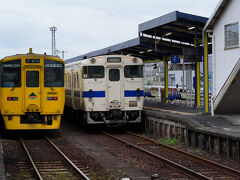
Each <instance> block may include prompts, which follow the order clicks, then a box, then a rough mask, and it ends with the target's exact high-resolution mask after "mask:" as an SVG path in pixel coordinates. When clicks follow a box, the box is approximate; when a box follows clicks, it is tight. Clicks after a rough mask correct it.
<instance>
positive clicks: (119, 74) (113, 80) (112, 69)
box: [108, 68, 121, 82]
mask: <svg viewBox="0 0 240 180" xmlns="http://www.w3.org/2000/svg"><path fill="white" fill-rule="evenodd" d="M116 70H117V71H118V80H115V79H111V76H110V74H111V72H110V71H116ZM108 74H109V77H108V80H109V81H111V82H118V81H120V79H121V77H120V76H121V73H120V69H117V68H116V69H114V68H111V69H109V71H108Z"/></svg>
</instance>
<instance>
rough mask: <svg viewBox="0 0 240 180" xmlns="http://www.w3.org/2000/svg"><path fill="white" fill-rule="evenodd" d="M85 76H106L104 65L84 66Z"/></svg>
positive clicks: (85, 77)
mask: <svg viewBox="0 0 240 180" xmlns="http://www.w3.org/2000/svg"><path fill="white" fill-rule="evenodd" d="M83 78H84V79H91V78H94V79H96V78H104V67H103V66H83Z"/></svg>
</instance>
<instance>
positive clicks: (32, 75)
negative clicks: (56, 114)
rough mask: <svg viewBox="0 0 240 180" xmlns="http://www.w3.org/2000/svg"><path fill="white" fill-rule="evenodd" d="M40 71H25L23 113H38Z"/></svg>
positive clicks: (39, 106)
mask: <svg viewBox="0 0 240 180" xmlns="http://www.w3.org/2000/svg"><path fill="white" fill-rule="evenodd" d="M39 81H40V70H39V69H27V70H25V93H24V94H25V111H27V112H39V111H40V108H41V104H40V103H41V97H40V96H41V89H40V83H39Z"/></svg>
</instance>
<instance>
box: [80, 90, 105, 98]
mask: <svg viewBox="0 0 240 180" xmlns="http://www.w3.org/2000/svg"><path fill="white" fill-rule="evenodd" d="M82 97H83V98H90V97H92V98H96V97H105V91H92V92H89V91H83V95H82Z"/></svg>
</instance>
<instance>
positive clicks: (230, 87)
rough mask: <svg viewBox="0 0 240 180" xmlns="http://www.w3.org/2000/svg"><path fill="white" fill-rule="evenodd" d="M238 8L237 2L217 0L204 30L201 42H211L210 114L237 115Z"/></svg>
mask: <svg viewBox="0 0 240 180" xmlns="http://www.w3.org/2000/svg"><path fill="white" fill-rule="evenodd" d="M239 6H240V1H239V0H221V1H220V2H219V4H218V6H217V7H216V9H215V11H214V13H213V15H212V16H211V17H210V19H209V20H208V22H207V23H206V25H205V27H204V34H205V37H204V38H205V40H207V36H208V37H209V38H211V39H212V71H213V76H212V78H213V95H212V99H211V109H212V111H211V112H212V115H214V114H229V113H239V107H240V99H239V98H240V78H239V76H240V72H239V69H240V60H239V59H240V49H239V22H240V9H239ZM204 49H205V52H206V51H207V43H206V42H205V45H204ZM205 58H206V54H205ZM206 75H207V72H206ZM206 88H207V87H205V89H206Z"/></svg>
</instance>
